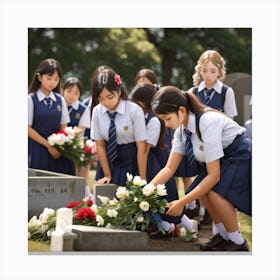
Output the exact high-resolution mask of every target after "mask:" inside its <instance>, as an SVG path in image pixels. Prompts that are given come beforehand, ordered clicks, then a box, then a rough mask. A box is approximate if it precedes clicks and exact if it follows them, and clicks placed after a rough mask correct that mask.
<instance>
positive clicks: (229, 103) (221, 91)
mask: <svg viewBox="0 0 280 280" xmlns="http://www.w3.org/2000/svg"><path fill="white" fill-rule="evenodd" d="M188 91H190V92H194V93H195V94H196V96H197V97H198V98H199V100H200V101H201V102H202V103H203V104H205V105H207V106H209V107H211V108H214V109H217V110H219V111H221V112H224V113H225V114H226V115H227V116H228V117H230V118H233V117H235V116H237V107H236V103H235V97H234V91H233V89H232V88H231V87H229V86H226V85H224V84H223V83H222V82H221V81H219V80H217V82H216V83H215V84H214V86H213V87H212V89H211V90H210V92H209V97H207V95H208V93H207V87H206V85H205V82H204V81H202V82H201V83H200V84H199V86H198V87H192V88H190V89H189V90H188ZM194 173H195V172H194V171H193V172H192V171H191V172H189V167H188V163H187V161H186V157H185V156H184V157H183V160H182V161H181V163H180V165H179V167H178V169H177V171H176V173H175V176H177V177H192V176H194V175H196V174H194ZM192 174H194V175H192Z"/></svg>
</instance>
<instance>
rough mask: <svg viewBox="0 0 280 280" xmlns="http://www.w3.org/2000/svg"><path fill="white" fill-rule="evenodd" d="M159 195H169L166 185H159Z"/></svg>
mask: <svg viewBox="0 0 280 280" xmlns="http://www.w3.org/2000/svg"><path fill="white" fill-rule="evenodd" d="M157 194H158V195H159V196H164V195H167V192H166V187H165V185H161V184H158V185H157Z"/></svg>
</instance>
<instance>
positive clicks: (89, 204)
mask: <svg viewBox="0 0 280 280" xmlns="http://www.w3.org/2000/svg"><path fill="white" fill-rule="evenodd" d="M92 204H93V201H92V200H91V199H88V200H87V206H89V207H90V206H91V205H92Z"/></svg>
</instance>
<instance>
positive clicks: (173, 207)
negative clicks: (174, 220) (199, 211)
mask: <svg viewBox="0 0 280 280" xmlns="http://www.w3.org/2000/svg"><path fill="white" fill-rule="evenodd" d="M184 206H185V205H183V204H182V202H181V201H180V200H174V201H172V202H169V203H168V204H167V208H169V209H168V210H167V212H166V214H167V215H170V216H180V215H181V214H182V212H183V208H184Z"/></svg>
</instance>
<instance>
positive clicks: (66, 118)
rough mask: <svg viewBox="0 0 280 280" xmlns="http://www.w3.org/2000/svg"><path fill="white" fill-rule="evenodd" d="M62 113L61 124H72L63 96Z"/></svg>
mask: <svg viewBox="0 0 280 280" xmlns="http://www.w3.org/2000/svg"><path fill="white" fill-rule="evenodd" d="M61 104H62V112H61V120H60V124H68V123H69V122H70V117H69V112H68V108H67V104H66V101H65V99H64V97H63V96H61Z"/></svg>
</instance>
